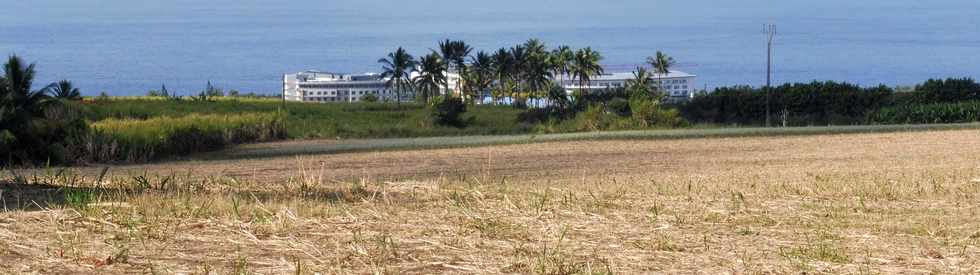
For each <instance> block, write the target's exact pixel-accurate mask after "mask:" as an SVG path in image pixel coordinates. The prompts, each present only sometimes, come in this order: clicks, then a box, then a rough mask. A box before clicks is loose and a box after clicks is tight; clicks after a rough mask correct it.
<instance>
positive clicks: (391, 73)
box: [378, 47, 415, 105]
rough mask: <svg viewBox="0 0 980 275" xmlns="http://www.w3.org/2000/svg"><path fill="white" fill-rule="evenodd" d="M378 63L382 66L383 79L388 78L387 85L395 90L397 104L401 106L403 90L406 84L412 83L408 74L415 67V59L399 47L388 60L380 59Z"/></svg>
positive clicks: (389, 55)
mask: <svg viewBox="0 0 980 275" xmlns="http://www.w3.org/2000/svg"><path fill="white" fill-rule="evenodd" d="M378 63H381V65H382V72H381V77H384V78H388V82H387V83H386V85H388V87H389V88H394V89H395V96H396V97H398V98H397V102H398V104H399V105H400V104H401V102H402V90H403V89H404V88H405V86H406V84H409V83H411V80H410V79H409V73H408V72H409V70H411V69H412V68H413V67H415V57H412V55H411V54H408V52H406V51H405V49H403V48H402V47H398V49H397V50H395V52H392V53H389V54H388V57H387V58H382V59H378Z"/></svg>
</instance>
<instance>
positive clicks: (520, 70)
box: [508, 45, 528, 103]
mask: <svg viewBox="0 0 980 275" xmlns="http://www.w3.org/2000/svg"><path fill="white" fill-rule="evenodd" d="M510 57H511V58H512V60H513V62H514V63H513V64H511V66H510V68H508V69H510V72H508V74H509V75H510V80H511V81H513V82H514V83H513V84H514V85H515V86H517V89H516V90H514V91H512V93H517V95H516V96H515V95H514V94H512V95H511V100H512V101H513V100H515V99H517V98H519V97H520V93H521V92H523V91H524V83H525V80H526V79H527V59H528V58H527V57H528V52H527V48H525V47H524V45H517V46H514V47H511V48H510ZM512 103H513V102H512Z"/></svg>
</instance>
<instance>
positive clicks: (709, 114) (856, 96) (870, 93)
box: [679, 78, 980, 126]
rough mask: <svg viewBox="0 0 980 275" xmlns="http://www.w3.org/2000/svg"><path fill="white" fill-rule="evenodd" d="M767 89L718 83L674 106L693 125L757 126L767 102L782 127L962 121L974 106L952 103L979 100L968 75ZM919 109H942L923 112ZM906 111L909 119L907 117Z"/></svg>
mask: <svg viewBox="0 0 980 275" xmlns="http://www.w3.org/2000/svg"><path fill="white" fill-rule="evenodd" d="M770 92H771V94H770V95H771V96H770V98H769V100H768V101H767V100H766V90H765V89H763V88H754V87H749V86H732V87H719V88H716V89H715V90H714V91H713V92H711V93H702V94H699V95H697V96H695V97H694V98H693V99H692V100H691V101H690V102H688V103H686V104H683V105H681V106H679V107H680V108H681V110H682V113H683V115H684V117H685V118H686V119H688V120H690V121H691V122H695V123H714V124H738V125H762V124H764V122H765V121H766V105H767V104H768V105H769V107H770V108H771V109H772V110H773V111H772V115H771V116H772V117H771V119H772V120H773V121H777V122H778V123H777V124H781V125H786V126H807V125H847V124H875V123H940V122H962V121H963V119H958V117H963V116H969V114H972V113H973V112H975V110H970V109H965V108H971V106H975V105H976V104H957V103H963V102H975V101H978V100H980V85H978V84H977V82H976V81H974V80H973V79H970V78H949V79H930V80H927V81H926V82H924V83H922V84H919V85H917V86H916V87H915V88H914V89H913V90H912V91H910V92H899V91H896V90H895V89H893V88H890V87H887V86H884V85H879V86H875V87H860V86H858V85H855V84H850V83H843V82H834V81H825V82H817V81H814V82H811V83H791V84H783V85H780V86H776V87H773V88H772V89H771V91H770ZM767 102H768V103H767ZM922 106H931V107H928V108H924V107H922ZM903 110H904V111H903ZM917 110H922V111H919V112H916V111H917ZM924 110H943V111H942V112H941V114H940V111H935V112H931V113H932V114H935V115H932V116H928V115H926V114H929V113H930V112H926V111H924ZM912 113H916V114H917V115H915V118H912V117H909V116H912ZM953 114H963V115H953ZM924 116H925V117H924Z"/></svg>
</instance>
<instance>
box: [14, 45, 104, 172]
mask: <svg viewBox="0 0 980 275" xmlns="http://www.w3.org/2000/svg"><path fill="white" fill-rule="evenodd" d="M34 67H35V66H34V64H30V65H25V64H24V62H23V61H22V60H21V59H20V58H19V57H17V56H10V58H9V59H8V60H7V63H5V64H4V66H3V76H0V152H3V153H2V155H0V165H9V164H14V163H37V162H42V161H51V162H52V163H64V162H65V161H69V160H71V157H70V156H69V152H68V150H67V146H66V143H67V142H68V140H69V139H73V138H76V137H79V136H81V134H82V133H84V130H85V129H86V128H85V123H84V121H83V120H81V119H80V118H79V117H78V116H75V115H74V113H73V112H70V111H71V109H70V108H65V105H67V104H57V103H58V101H53V100H51V97H50V96H48V94H47V93H48V91H49V90H50V89H49V88H50V87H52V86H53V85H49V86H48V87H49V88H45V89H42V90H32V89H31V88H32V85H33V82H34V75H35V70H34ZM66 90H69V91H71V90H73V89H66Z"/></svg>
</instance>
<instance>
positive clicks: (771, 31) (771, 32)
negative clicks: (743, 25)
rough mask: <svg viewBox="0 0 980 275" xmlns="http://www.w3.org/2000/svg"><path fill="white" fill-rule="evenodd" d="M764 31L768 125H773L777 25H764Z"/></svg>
mask: <svg viewBox="0 0 980 275" xmlns="http://www.w3.org/2000/svg"><path fill="white" fill-rule="evenodd" d="M762 32H763V33H764V34H765V35H766V41H767V43H766V127H771V126H772V121H771V112H770V102H771V98H772V95H771V94H772V40H773V38H775V37H776V25H775V24H764V25H762Z"/></svg>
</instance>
